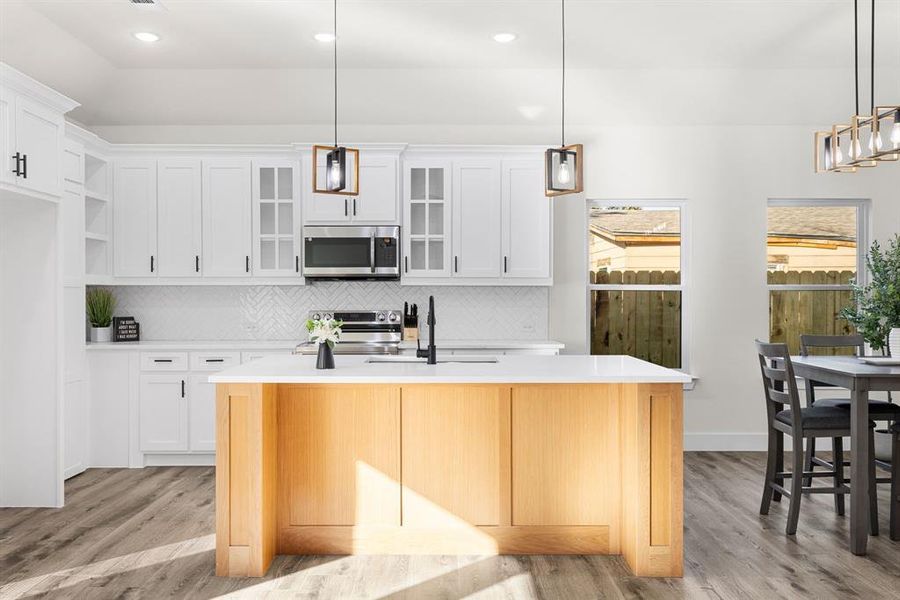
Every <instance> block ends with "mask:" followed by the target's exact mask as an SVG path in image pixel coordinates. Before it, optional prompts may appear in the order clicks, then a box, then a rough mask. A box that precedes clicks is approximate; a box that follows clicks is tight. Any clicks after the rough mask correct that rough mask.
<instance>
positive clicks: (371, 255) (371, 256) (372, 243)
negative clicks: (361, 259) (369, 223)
mask: <svg viewBox="0 0 900 600" xmlns="http://www.w3.org/2000/svg"><path fill="white" fill-rule="evenodd" d="M369 266H370V267H371V268H372V272H373V273H374V272H375V232H374V231H373V232H372V235H371V236H369Z"/></svg>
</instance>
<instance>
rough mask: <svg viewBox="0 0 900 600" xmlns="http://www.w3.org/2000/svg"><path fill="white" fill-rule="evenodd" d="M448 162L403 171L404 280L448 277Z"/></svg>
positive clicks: (418, 163)
mask: <svg viewBox="0 0 900 600" xmlns="http://www.w3.org/2000/svg"><path fill="white" fill-rule="evenodd" d="M451 173H452V170H451V168H450V161H440V160H437V161H435V160H413V161H406V162H405V164H404V168H403V189H404V198H405V202H404V206H405V210H404V214H403V231H404V232H405V235H403V236H402V237H403V257H404V258H403V277H412V278H415V277H449V276H450V218H451V214H450V180H451V178H452V176H451Z"/></svg>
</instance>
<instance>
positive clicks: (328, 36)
mask: <svg viewBox="0 0 900 600" xmlns="http://www.w3.org/2000/svg"><path fill="white" fill-rule="evenodd" d="M315 38H316V41H317V42H326V43H327V42H333V41H334V34H333V33H317V34H316V35H315Z"/></svg>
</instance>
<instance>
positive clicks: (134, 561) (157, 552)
mask: <svg viewBox="0 0 900 600" xmlns="http://www.w3.org/2000/svg"><path fill="white" fill-rule="evenodd" d="M215 548H216V536H215V534H210V535H204V536H201V537H196V538H191V539H188V540H183V541H181V542H176V543H173V544H165V545H163V546H157V547H155V548H150V549H149V550H141V551H139V552H132V553H131V554H124V555H122V556H116V557H114V558H108V559H106V560H101V561H97V562H93V563H90V564H87V565H79V566H77V567H71V568H69V569H62V570H60V571H54V572H52V573H44V574H42V575H37V576H35V577H29V578H28V579H22V580H20V581H14V582H12V583H7V584H4V585H2V586H0V598H19V597H21V596H23V595H25V594H34V593H39V591H45V590H40V588H41V587H43V586H42V585H41V584H43V583H47V584H50V585H49V586H48V587H49V589H52V590H58V589H63V588H67V587H71V586H73V585H77V584H79V583H82V582H84V581H88V580H90V579H92V578H94V577H106V576H109V575H117V574H121V573H127V572H128V571H133V570H135V569H141V568H144V567H148V566H152V565H158V564H162V563H165V562H169V561H171V560H175V559H178V558H184V557H186V556H192V555H195V554H201V553H203V552H209V551H211V550H215ZM56 582H58V583H59V585H56Z"/></svg>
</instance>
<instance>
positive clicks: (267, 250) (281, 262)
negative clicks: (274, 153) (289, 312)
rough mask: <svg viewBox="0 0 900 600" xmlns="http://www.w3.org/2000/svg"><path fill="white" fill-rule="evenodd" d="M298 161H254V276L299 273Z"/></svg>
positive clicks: (277, 275) (278, 275) (296, 274)
mask: <svg viewBox="0 0 900 600" xmlns="http://www.w3.org/2000/svg"><path fill="white" fill-rule="evenodd" d="M299 232H300V164H299V161H297V162H296V163H295V162H293V161H289V160H268V161H258V162H254V163H253V275H255V276H264V277H289V276H295V277H299V276H300V264H301V259H300V244H299V243H298V240H299V239H300V233H299Z"/></svg>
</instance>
